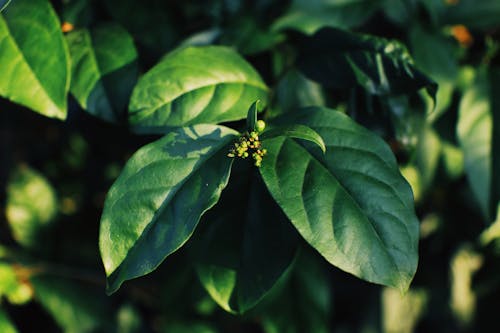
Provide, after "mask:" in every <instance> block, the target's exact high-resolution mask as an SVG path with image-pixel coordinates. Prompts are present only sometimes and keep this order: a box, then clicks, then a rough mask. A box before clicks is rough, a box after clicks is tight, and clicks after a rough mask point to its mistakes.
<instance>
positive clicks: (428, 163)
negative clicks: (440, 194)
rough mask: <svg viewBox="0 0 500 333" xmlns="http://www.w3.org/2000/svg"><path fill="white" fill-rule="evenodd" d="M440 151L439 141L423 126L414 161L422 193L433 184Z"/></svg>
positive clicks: (433, 132) (429, 127) (429, 128)
mask: <svg viewBox="0 0 500 333" xmlns="http://www.w3.org/2000/svg"><path fill="white" fill-rule="evenodd" d="M441 151H442V147H441V139H440V138H439V136H438V135H437V133H436V131H435V130H434V129H433V128H432V127H431V126H430V125H425V126H424V128H422V131H421V133H420V136H419V139H418V145H417V149H416V161H415V162H416V166H417V169H418V171H419V174H420V176H421V178H420V180H421V182H422V183H421V185H422V187H423V189H424V191H425V190H426V189H428V188H429V186H431V185H432V184H433V180H434V176H435V175H436V171H437V167H438V164H439V157H440V156H441Z"/></svg>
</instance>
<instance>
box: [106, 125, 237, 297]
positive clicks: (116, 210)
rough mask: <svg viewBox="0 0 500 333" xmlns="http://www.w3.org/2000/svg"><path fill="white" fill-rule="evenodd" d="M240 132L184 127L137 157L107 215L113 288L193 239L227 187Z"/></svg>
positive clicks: (115, 189) (125, 172) (118, 183)
mask: <svg viewBox="0 0 500 333" xmlns="http://www.w3.org/2000/svg"><path fill="white" fill-rule="evenodd" d="M236 134H237V132H235V131H233V130H231V129H228V128H226V127H221V126H216V125H196V126H192V127H184V128H178V129H175V130H173V131H171V132H170V133H169V134H167V135H166V136H165V137H163V138H162V139H160V140H158V141H155V142H153V143H151V144H148V145H146V146H144V147H142V148H141V149H139V150H138V151H137V152H136V153H135V154H134V155H133V156H132V157H131V159H130V160H129V161H128V162H127V164H126V166H125V168H124V169H123V171H122V173H121V175H120V177H118V179H117V180H116V182H115V183H114V184H113V186H112V187H111V189H110V190H109V192H108V195H107V198H106V202H105V206H104V212H103V215H102V217H101V229H100V240H99V245H100V249H101V256H102V260H103V262H104V268H105V269H106V275H107V276H108V292H110V293H111V292H114V291H116V290H117V289H118V288H119V286H120V285H121V284H122V283H123V282H124V281H125V280H129V279H132V278H135V277H138V276H142V275H145V274H147V273H149V272H151V271H153V270H154V269H155V268H156V267H157V266H158V265H159V264H160V263H161V262H162V261H163V260H164V259H165V258H166V257H167V256H168V255H169V254H171V253H172V252H174V251H176V250H177V249H178V248H180V247H181V246H182V245H183V244H184V243H185V242H186V241H187V240H188V239H189V237H191V234H192V233H193V231H194V229H195V227H196V225H197V224H198V221H199V219H200V217H201V215H202V214H203V213H205V211H206V210H208V209H209V208H211V207H212V206H213V205H214V204H215V203H216V202H217V201H218V199H219V196H220V194H221V192H222V190H223V188H224V187H225V186H226V185H227V182H228V178H229V172H230V169H231V163H232V159H230V158H228V157H227V156H226V155H227V151H228V147H229V143H230V142H231V141H232V140H234V139H235V138H236Z"/></svg>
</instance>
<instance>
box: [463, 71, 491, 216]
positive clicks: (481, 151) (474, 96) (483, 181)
mask: <svg viewBox="0 0 500 333" xmlns="http://www.w3.org/2000/svg"><path fill="white" fill-rule="evenodd" d="M477 75H478V76H477V77H476V80H475V81H474V82H473V83H472V84H471V85H470V86H469V87H468V88H467V89H466V91H465V92H464V95H463V97H462V99H461V101H460V105H459V117H458V123H457V136H458V140H459V143H460V146H461V148H462V150H463V153H464V167H465V173H466V175H467V178H468V181H469V184H470V186H471V189H472V192H473V193H474V196H475V198H476V199H477V202H478V203H479V207H480V208H481V212H482V213H483V216H484V217H485V219H486V220H489V216H490V213H489V209H490V207H489V205H490V185H491V180H492V177H491V174H492V160H491V156H492V150H491V149H492V130H493V129H492V127H493V125H492V115H491V105H490V101H489V97H490V96H489V85H488V79H487V74H486V73H485V72H479V73H478V74H477Z"/></svg>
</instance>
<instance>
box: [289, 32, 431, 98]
mask: <svg viewBox="0 0 500 333" xmlns="http://www.w3.org/2000/svg"><path fill="white" fill-rule="evenodd" d="M300 50H301V53H300V55H299V58H298V66H299V69H300V70H301V71H302V72H303V73H304V74H305V75H306V76H308V77H309V78H310V79H312V80H315V81H317V82H319V83H321V84H323V85H325V86H328V87H332V88H337V89H349V88H353V87H355V86H356V85H359V86H361V87H363V88H365V89H366V90H367V91H368V92H369V93H371V94H375V95H400V94H409V93H414V92H416V91H418V90H420V89H421V88H426V89H427V91H428V93H429V95H431V97H433V98H435V94H436V90H437V85H436V83H434V82H433V81H432V80H430V79H429V78H427V77H426V76H425V75H424V74H423V73H421V72H420V71H419V70H417V69H416V68H415V67H414V66H413V64H412V61H411V57H410V55H409V53H408V51H407V50H406V48H405V47H404V46H403V45H402V44H401V43H399V42H397V41H390V40H386V39H383V38H378V37H373V36H368V35H357V34H353V33H350V32H346V31H342V30H339V29H334V28H323V29H321V30H319V31H318V32H316V33H315V34H314V35H313V36H312V37H305V38H304V39H303V43H302V45H301V46H300Z"/></svg>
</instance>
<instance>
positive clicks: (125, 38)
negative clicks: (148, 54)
mask: <svg viewBox="0 0 500 333" xmlns="http://www.w3.org/2000/svg"><path fill="white" fill-rule="evenodd" d="M66 40H67V41H68V45H69V49H70V53H71V68H72V73H73V80H72V81H71V93H72V94H73V95H74V96H75V98H76V99H77V101H78V103H79V104H80V106H81V107H82V108H83V109H85V110H86V111H88V112H89V113H91V114H93V115H95V116H98V117H100V118H102V119H105V120H109V121H116V120H118V118H122V117H120V115H121V114H125V113H124V111H125V109H126V107H127V104H128V101H129V98H130V94H131V92H132V88H133V85H134V84H135V82H136V80H137V75H138V72H137V52H136V50H135V46H134V43H133V41H132V37H131V36H130V35H129V34H128V33H127V32H126V31H125V30H124V29H123V28H121V27H120V26H119V25H116V24H106V25H102V26H99V27H98V28H95V29H92V30H87V29H82V30H77V31H74V32H71V33H70V34H68V35H67V36H66Z"/></svg>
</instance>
